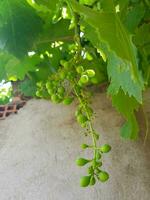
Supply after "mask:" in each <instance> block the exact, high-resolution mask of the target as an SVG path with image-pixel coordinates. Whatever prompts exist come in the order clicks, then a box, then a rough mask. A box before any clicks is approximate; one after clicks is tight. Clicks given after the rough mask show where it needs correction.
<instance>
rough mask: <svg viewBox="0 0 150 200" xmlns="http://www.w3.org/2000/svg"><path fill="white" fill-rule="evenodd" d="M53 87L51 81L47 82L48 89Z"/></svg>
mask: <svg viewBox="0 0 150 200" xmlns="http://www.w3.org/2000/svg"><path fill="white" fill-rule="evenodd" d="M52 88H53V84H52V83H51V82H47V83H46V89H47V90H49V89H52Z"/></svg>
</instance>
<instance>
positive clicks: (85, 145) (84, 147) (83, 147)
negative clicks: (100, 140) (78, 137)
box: [81, 144, 89, 149]
mask: <svg viewBox="0 0 150 200" xmlns="http://www.w3.org/2000/svg"><path fill="white" fill-rule="evenodd" d="M88 147H89V145H87V144H82V145H81V148H82V149H87V148H88Z"/></svg>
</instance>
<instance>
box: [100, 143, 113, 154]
mask: <svg viewBox="0 0 150 200" xmlns="http://www.w3.org/2000/svg"><path fill="white" fill-rule="evenodd" d="M110 150H111V146H110V145H109V144H104V145H103V146H101V147H100V151H101V152H102V153H108V152H109V151H110Z"/></svg>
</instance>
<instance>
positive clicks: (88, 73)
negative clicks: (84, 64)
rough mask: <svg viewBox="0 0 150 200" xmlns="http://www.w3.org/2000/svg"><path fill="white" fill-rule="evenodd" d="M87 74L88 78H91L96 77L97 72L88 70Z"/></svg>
mask: <svg viewBox="0 0 150 200" xmlns="http://www.w3.org/2000/svg"><path fill="white" fill-rule="evenodd" d="M86 73H87V75H88V77H90V78H92V77H94V76H95V71H94V70H93V69H87V70H86Z"/></svg>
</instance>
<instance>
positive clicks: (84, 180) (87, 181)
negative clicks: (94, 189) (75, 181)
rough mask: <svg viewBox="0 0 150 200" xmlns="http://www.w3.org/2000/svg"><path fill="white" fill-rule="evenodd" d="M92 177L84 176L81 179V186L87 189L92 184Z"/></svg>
mask: <svg viewBox="0 0 150 200" xmlns="http://www.w3.org/2000/svg"><path fill="white" fill-rule="evenodd" d="M90 179H91V176H83V177H82V178H80V186H81V187H87V186H88V185H89V184H90Z"/></svg>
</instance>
